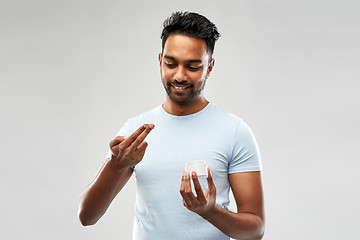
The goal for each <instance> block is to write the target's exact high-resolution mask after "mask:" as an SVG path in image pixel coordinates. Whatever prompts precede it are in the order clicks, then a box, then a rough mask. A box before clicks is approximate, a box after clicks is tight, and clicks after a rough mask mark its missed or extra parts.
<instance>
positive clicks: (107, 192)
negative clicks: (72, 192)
mask: <svg viewBox="0 0 360 240" xmlns="http://www.w3.org/2000/svg"><path fill="white" fill-rule="evenodd" d="M154 127H155V125H154V124H144V125H142V126H141V127H140V128H138V129H137V130H136V131H135V132H134V133H133V134H132V135H130V136H129V137H124V136H118V137H116V138H115V139H113V140H111V141H110V143H109V146H110V149H111V152H112V156H111V159H106V160H105V162H104V163H103V165H102V166H101V168H100V170H99V172H98V174H97V175H96V177H95V178H94V180H93V181H92V182H91V183H90V184H89V185H88V186H87V187H86V188H85V189H84V191H83V192H82V193H81V195H80V199H79V213H78V214H79V219H80V222H81V223H82V224H83V225H84V226H87V225H93V224H95V223H96V222H97V221H98V220H99V219H100V218H101V217H102V216H103V215H104V213H105V212H106V210H107V208H108V207H109V206H110V203H111V202H112V200H113V199H114V198H115V197H116V195H117V194H118V193H119V192H120V190H121V189H122V188H123V187H124V186H125V184H126V183H127V181H128V180H129V179H130V177H131V175H132V173H133V170H132V169H131V167H132V166H135V165H136V164H138V163H139V162H140V161H141V160H142V158H143V156H144V154H145V150H146V147H147V142H145V138H146V136H147V135H148V134H149V133H150V132H151V130H152V129H153V128H154Z"/></svg>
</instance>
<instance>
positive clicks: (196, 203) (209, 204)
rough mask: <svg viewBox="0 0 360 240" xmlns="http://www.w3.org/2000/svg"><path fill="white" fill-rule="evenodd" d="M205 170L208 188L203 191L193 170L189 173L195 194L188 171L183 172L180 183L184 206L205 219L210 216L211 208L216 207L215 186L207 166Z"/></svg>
mask: <svg viewBox="0 0 360 240" xmlns="http://www.w3.org/2000/svg"><path fill="white" fill-rule="evenodd" d="M207 170H208V177H207V183H208V189H207V190H206V191H205V193H204V192H203V190H202V188H201V185H200V182H199V179H198V177H197V174H196V172H195V171H193V172H192V173H191V174H192V175H191V177H192V180H193V182H194V188H195V192H196V196H195V195H194V193H193V192H192V189H191V178H190V173H189V172H183V175H182V178H181V185H180V194H181V196H182V198H183V203H184V206H185V207H186V208H187V209H189V210H190V211H192V212H195V213H197V214H199V215H200V216H202V217H203V218H205V219H206V218H208V217H210V216H211V214H212V212H213V210H214V209H215V207H216V204H215V203H216V187H215V184H214V181H213V178H212V176H211V173H210V168H208V169H207Z"/></svg>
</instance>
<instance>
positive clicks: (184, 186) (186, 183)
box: [180, 172, 195, 208]
mask: <svg viewBox="0 0 360 240" xmlns="http://www.w3.org/2000/svg"><path fill="white" fill-rule="evenodd" d="M180 194H181V196H182V197H183V201H184V205H185V206H186V207H187V208H192V207H193V203H192V202H193V200H192V199H193V198H195V196H194V194H193V193H192V191H191V183H190V176H189V173H188V172H184V173H183V175H182V178H181V185H180Z"/></svg>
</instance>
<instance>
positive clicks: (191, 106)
mask: <svg viewBox="0 0 360 240" xmlns="http://www.w3.org/2000/svg"><path fill="white" fill-rule="evenodd" d="M208 103H209V101H208V100H206V99H205V97H199V98H198V99H196V100H194V101H192V102H189V103H184V104H180V103H175V102H173V101H172V100H171V99H170V98H169V97H168V96H167V98H166V101H165V102H164V104H163V105H162V106H163V108H164V110H165V111H166V112H167V113H169V114H171V115H175V116H185V115H190V114H194V113H197V112H200V111H201V110H203V109H204V108H205V107H206V106H207V105H208Z"/></svg>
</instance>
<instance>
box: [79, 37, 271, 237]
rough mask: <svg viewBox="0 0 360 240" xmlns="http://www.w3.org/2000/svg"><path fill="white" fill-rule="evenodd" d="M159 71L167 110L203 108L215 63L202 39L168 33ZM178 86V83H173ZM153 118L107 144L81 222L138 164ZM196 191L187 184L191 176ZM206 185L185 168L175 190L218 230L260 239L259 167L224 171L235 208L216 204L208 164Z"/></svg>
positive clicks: (90, 218) (84, 196)
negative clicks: (108, 151)
mask: <svg viewBox="0 0 360 240" xmlns="http://www.w3.org/2000/svg"><path fill="white" fill-rule="evenodd" d="M159 64H160V74H161V80H162V83H163V85H164V88H165V90H166V92H167V96H166V100H165V102H164V104H163V108H164V109H165V111H167V112H168V113H170V114H173V115H176V116H183V115H189V114H193V113H196V112H198V111H200V110H202V109H203V108H204V107H206V106H207V104H208V103H209V102H208V101H207V100H206V99H205V97H204V95H203V89H204V86H205V82H206V79H207V78H208V77H209V74H210V72H211V71H212V69H213V67H214V60H213V59H210V55H209V54H208V53H207V46H206V42H205V41H204V40H203V39H196V38H191V37H187V36H184V35H170V36H169V38H168V39H167V40H166V43H165V46H164V49H163V52H162V53H160V54H159ZM176 87H178V89H176ZM153 128H154V124H144V125H143V126H141V127H140V128H139V129H137V130H136V131H135V132H134V133H133V134H132V135H131V136H129V137H124V136H119V137H116V138H115V139H113V140H111V141H110V143H109V145H110V149H111V152H112V156H111V159H106V161H105V162H104V163H103V165H102V166H101V168H100V170H99V172H98V174H97V175H96V177H95V178H94V180H93V181H92V182H91V183H90V184H89V186H87V187H86V188H85V189H84V191H83V192H82V193H81V195H80V199H79V218H80V221H81V223H82V224H83V225H92V224H95V223H96V222H97V221H98V220H99V219H100V218H101V217H102V216H103V214H104V213H105V212H106V210H107V208H108V207H109V205H110V204H111V202H112V200H113V199H114V198H115V197H116V195H117V194H118V193H119V192H120V191H121V189H122V188H123V187H124V186H125V184H126V183H127V181H128V180H129V179H130V177H131V175H132V173H133V170H132V169H131V167H132V166H135V165H136V164H138V163H139V162H140V161H141V160H142V158H143V156H144V154H145V151H146V147H147V143H146V142H145V138H146V136H147V135H148V134H149V133H150V132H151V130H152V129H153ZM190 174H193V175H192V179H193V180H192V181H193V184H194V188H195V192H196V196H195V195H194V194H193V193H192V190H191V182H190V181H191V179H190ZM207 181H208V186H209V187H208V189H207V190H206V191H205V192H204V191H203V189H201V186H200V183H199V180H198V178H197V175H196V173H195V172H193V173H189V172H184V173H183V175H182V177H181V184H180V194H181V196H182V198H183V204H184V206H185V207H186V208H187V209H189V210H190V211H192V212H195V213H197V214H199V215H200V216H201V217H203V218H204V219H206V220H207V221H209V222H210V223H211V224H213V225H214V226H215V227H217V228H218V229H220V230H221V231H222V232H223V233H225V234H226V235H228V236H229V237H232V238H234V239H261V238H262V236H263V233H264V207H263V192H262V183H261V173H260V172H246V173H235V174H229V183H230V186H231V189H232V191H233V194H234V198H235V201H236V205H237V212H236V213H235V212H231V211H228V210H225V209H223V208H220V207H219V206H217V205H216V186H215V183H214V181H213V178H212V176H211V171H210V169H208V178H207Z"/></svg>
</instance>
